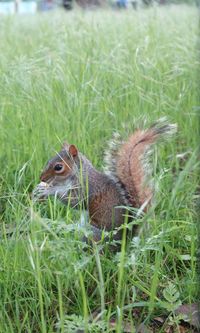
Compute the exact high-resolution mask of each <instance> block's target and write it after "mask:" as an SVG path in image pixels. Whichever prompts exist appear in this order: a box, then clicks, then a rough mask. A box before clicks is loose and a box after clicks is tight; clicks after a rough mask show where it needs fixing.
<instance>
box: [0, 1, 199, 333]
mask: <svg viewBox="0 0 200 333" xmlns="http://www.w3.org/2000/svg"><path fill="white" fill-rule="evenodd" d="M197 39H198V11H197V9H196V8H195V7H192V6H191V7H190V6H184V5H182V6H166V7H162V8H161V7H160V8H159V7H155V8H148V9H141V10H138V11H124V12H123V11H110V10H107V11H106V10H99V11H78V10H75V11H73V12H69V13H64V12H61V11H56V12H52V13H48V14H37V15H35V16H13V17H1V20H0V40H1V54H0V91H1V98H0V143H1V153H0V165H1V173H0V179H1V180H0V213H1V216H0V220H1V242H0V256H1V264H0V291H1V303H0V331H1V332H54V331H56V328H55V324H56V323H57V322H58V321H59V320H60V322H61V327H60V331H61V332H76V330H75V329H76V327H75V328H73V325H72V326H70V325H71V324H69V322H67V323H68V324H66V325H67V326H66V325H64V318H65V315H74V317H73V316H72V317H70V321H71V322H72V323H76V322H77V321H78V319H77V317H75V315H80V316H81V317H80V318H83V322H84V323H85V324H84V325H86V327H85V330H86V332H87V330H88V332H91V331H92V328H91V327H89V326H88V325H89V324H87V323H88V317H89V315H90V314H91V313H93V312H94V311H95V310H98V309H99V308H100V309H101V310H102V309H106V310H107V312H105V316H104V320H103V321H102V322H101V325H102V327H104V328H102V327H100V328H99V327H97V328H95V330H94V332H103V329H104V330H105V331H106V332H109V331H110V329H109V320H110V317H111V314H114V316H115V317H116V318H117V319H116V320H117V327H116V332H122V322H123V320H128V321H129V322H131V325H132V327H133V332H134V327H135V325H136V323H137V322H138V321H139V320H142V319H144V318H150V317H151V316H152V315H153V314H158V313H160V311H161V310H160V305H159V301H161V300H162V299H163V294H162V290H163V288H165V287H166V286H167V285H168V283H169V281H171V282H172V283H173V284H174V286H176V288H177V289H178V290H179V293H180V297H179V298H180V301H181V302H183V303H190V302H194V301H195V300H196V298H197V289H198V288H197V281H196V273H195V270H196V243H197V227H196V223H195V221H197V220H198V219H197V216H196V213H195V203H196V199H197V198H198V191H197V190H198V188H197V187H198V161H197V158H196V149H197V144H198V134H199V133H198V117H197V112H198V110H199V97H198V84H199V82H198V80H197V77H198V75H197V73H198V68H199V59H198V52H197ZM161 116H167V117H168V118H169V119H170V121H171V122H175V123H177V124H178V134H177V136H176V137H175V138H174V139H173V140H171V141H170V142H168V143H167V144H166V145H163V146H162V147H159V149H156V151H155V157H154V174H156V179H157V181H158V183H159V190H158V192H157V194H156V207H155V210H154V212H152V214H151V215H150V216H149V217H148V219H147V221H145V222H144V227H143V229H144V230H143V231H142V233H141V239H140V243H134V242H132V243H131V245H130V247H129V249H128V250H127V252H125V250H123V251H122V252H121V255H120V254H119V255H114V254H110V255H109V254H108V253H107V255H102V256H100V257H99V254H98V252H97V250H94V252H93V251H91V252H89V253H87V252H84V251H83V249H82V247H83V246H82V244H81V243H80V242H79V241H78V240H77V239H76V238H75V237H74V236H72V235H71V233H70V232H69V230H68V229H67V228H66V226H67V225H71V223H74V222H75V220H76V214H74V213H73V212H71V211H69V210H68V209H67V208H66V207H63V206H61V205H60V204H59V203H57V202H51V201H49V202H48V203H46V204H41V205H38V206H36V207H34V208H33V207H32V203H31V201H30V193H31V191H32V189H33V187H34V186H35V185H36V184H37V182H38V180H39V175H40V171H41V169H42V168H43V166H44V163H45V162H46V161H47V160H48V159H49V158H50V157H51V156H52V155H54V153H55V151H56V150H59V149H60V143H61V142H63V141H64V140H67V141H68V142H70V143H74V144H76V145H77V147H78V148H79V149H80V151H81V152H83V153H84V154H86V155H87V157H88V158H89V159H90V160H91V161H92V162H93V164H94V165H95V166H96V167H98V168H99V169H102V167H103V162H102V160H103V152H104V150H105V149H106V147H107V145H106V143H107V141H108V140H109V138H110V137H111V135H112V132H113V131H119V132H120V133H121V134H122V135H123V136H124V138H126V137H127V135H128V134H129V133H132V132H133V130H134V128H135V127H137V124H138V122H139V121H140V120H141V119H145V120H146V123H147V124H150V123H151V122H153V121H155V120H156V119H158V118H159V117H161ZM31 207H32V208H31ZM30 208H31V209H32V210H31V211H30ZM147 225H148V227H147V228H146V226H147ZM7 230H12V231H13V234H12V235H11V236H8V234H7ZM24 230H25V232H23V233H21V231H24ZM95 251H96V252H95ZM134 302H137V303H138V302H139V303H140V304H139V306H141V311H140V315H139V317H140V319H138V318H137V319H135V318H133V315H132V312H131V311H132V310H130V309H132V307H133V306H134ZM141 302H143V303H141ZM127 305H130V308H128V309H129V310H124V309H125V308H126V306H127ZM117 309H120V311H121V312H120V314H119V311H118V310H117ZM80 318H79V319H80ZM74 325H75V324H74ZM99 325H100V324H99ZM105 327H106V328H105Z"/></svg>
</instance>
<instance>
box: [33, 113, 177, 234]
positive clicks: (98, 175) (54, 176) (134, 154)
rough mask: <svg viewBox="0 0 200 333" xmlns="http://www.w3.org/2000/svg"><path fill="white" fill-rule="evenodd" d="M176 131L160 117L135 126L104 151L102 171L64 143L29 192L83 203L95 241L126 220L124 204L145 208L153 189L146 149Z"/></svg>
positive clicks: (70, 202)
mask: <svg viewBox="0 0 200 333" xmlns="http://www.w3.org/2000/svg"><path fill="white" fill-rule="evenodd" d="M175 131H176V125H175V124H169V123H168V122H167V121H166V120H165V119H160V120H159V121H157V122H156V123H154V124H153V125H152V126H151V127H149V128H148V129H144V130H142V129H137V130H136V131H135V132H134V133H133V134H132V135H131V136H130V137H129V138H128V140H127V141H126V142H123V141H121V140H120V139H119V138H117V137H115V139H114V140H113V141H112V143H111V144H110V148H109V149H108V150H107V152H106V156H105V161H106V164H107V170H106V172H105V173H102V172H99V171H97V170H96V169H95V168H94V167H93V165H92V164H91V162H90V161H89V160H88V159H87V158H86V157H85V156H84V155H83V154H82V153H80V152H79V151H78V149H77V148H76V146H75V145H71V144H68V143H65V144H64V145H63V147H62V149H61V151H60V152H59V153H57V154H56V156H55V157H53V158H52V159H50V160H49V161H48V162H47V165H46V166H45V168H44V170H43V172H42V174H41V176H40V180H41V182H40V183H39V184H38V185H37V187H36V188H35V190H34V191H33V195H34V197H35V198H37V199H45V198H47V197H48V196H55V195H56V196H57V197H58V198H59V199H60V200H61V201H62V202H63V203H64V204H70V206H71V207H75V208H76V207H80V205H83V207H84V208H85V209H86V210H88V213H89V219H90V224H91V225H92V226H93V227H92V228H93V239H94V240H95V241H98V240H99V239H100V238H101V230H103V229H105V230H106V231H110V230H113V229H114V228H118V227H120V226H121V225H122V224H123V223H124V220H125V218H124V216H125V214H126V207H133V208H138V209H139V208H141V207H142V210H143V211H147V210H148V207H149V206H150V205H151V201H152V197H153V192H154V191H153V188H152V186H151V185H150V182H149V181H148V179H147V178H148V177H149V179H150V178H151V174H150V168H149V164H148V157H149V153H150V152H151V148H152V146H153V145H154V144H155V143H156V142H157V141H158V140H159V139H162V138H166V137H168V136H169V135H171V134H173V133H174V132H175ZM120 237H121V232H118V233H117V239H119V238H120Z"/></svg>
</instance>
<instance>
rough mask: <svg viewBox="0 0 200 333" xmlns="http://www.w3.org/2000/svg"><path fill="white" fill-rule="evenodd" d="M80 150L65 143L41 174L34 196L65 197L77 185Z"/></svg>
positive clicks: (41, 197) (37, 197) (38, 197)
mask: <svg viewBox="0 0 200 333" xmlns="http://www.w3.org/2000/svg"><path fill="white" fill-rule="evenodd" d="M78 155H79V154H78V150H77V148H76V147H75V146H74V145H69V144H67V143H65V144H64V145H63V147H62V150H61V151H60V152H59V153H57V154H56V156H54V157H53V158H52V159H50V160H49V161H48V162H47V164H46V166H45V168H44V170H43V171H42V173H41V175H40V180H41V182H40V183H39V184H38V185H37V187H36V188H35V189H34V191H33V197H34V198H36V199H44V198H46V197H48V196H50V195H54V196H55V195H57V196H58V197H59V198H60V199H65V198H66V197H67V193H68V192H69V191H70V190H72V189H74V188H75V187H77V184H76V183H77V171H78V170H77V168H78V165H79V156H78Z"/></svg>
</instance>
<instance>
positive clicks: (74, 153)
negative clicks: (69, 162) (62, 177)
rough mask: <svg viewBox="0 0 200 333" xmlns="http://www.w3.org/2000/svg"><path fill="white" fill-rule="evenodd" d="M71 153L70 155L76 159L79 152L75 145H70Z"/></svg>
mask: <svg viewBox="0 0 200 333" xmlns="http://www.w3.org/2000/svg"><path fill="white" fill-rule="evenodd" d="M69 153H70V154H71V155H72V156H73V157H76V156H77V154H78V150H77V148H76V146H74V145H70V146H69Z"/></svg>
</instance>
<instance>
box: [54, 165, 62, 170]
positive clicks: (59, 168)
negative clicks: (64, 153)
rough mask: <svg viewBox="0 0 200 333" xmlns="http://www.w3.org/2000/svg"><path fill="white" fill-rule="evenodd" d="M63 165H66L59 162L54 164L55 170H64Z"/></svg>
mask: <svg viewBox="0 0 200 333" xmlns="http://www.w3.org/2000/svg"><path fill="white" fill-rule="evenodd" d="M63 167H64V166H63V164H61V163H58V164H56V165H55V166H54V170H55V171H62V169H63Z"/></svg>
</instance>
